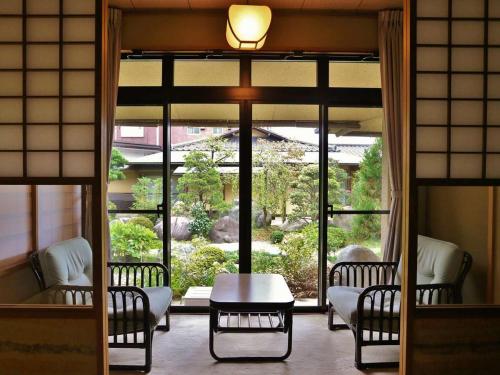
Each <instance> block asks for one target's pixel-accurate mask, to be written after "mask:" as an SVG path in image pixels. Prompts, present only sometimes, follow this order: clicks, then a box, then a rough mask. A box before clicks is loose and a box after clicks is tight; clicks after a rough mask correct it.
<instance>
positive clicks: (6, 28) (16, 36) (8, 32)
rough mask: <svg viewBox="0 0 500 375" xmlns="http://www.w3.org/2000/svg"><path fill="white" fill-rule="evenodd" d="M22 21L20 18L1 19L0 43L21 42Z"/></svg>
mask: <svg viewBox="0 0 500 375" xmlns="http://www.w3.org/2000/svg"><path fill="white" fill-rule="evenodd" d="M22 40H23V21H22V18H21V17H12V18H10V17H9V18H5V17H3V18H2V22H0V42H21V41H22Z"/></svg>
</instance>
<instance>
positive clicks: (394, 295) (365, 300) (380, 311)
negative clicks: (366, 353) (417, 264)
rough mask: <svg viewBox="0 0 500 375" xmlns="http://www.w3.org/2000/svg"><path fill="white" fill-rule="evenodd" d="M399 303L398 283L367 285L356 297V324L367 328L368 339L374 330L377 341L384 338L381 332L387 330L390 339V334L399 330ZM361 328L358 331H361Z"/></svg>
mask: <svg viewBox="0 0 500 375" xmlns="http://www.w3.org/2000/svg"><path fill="white" fill-rule="evenodd" d="M398 297H399V298H398ZM400 303H401V286H400V285H373V286H369V287H368V288H366V289H365V290H363V292H362V293H361V294H360V295H359V297H358V305H357V323H356V326H357V327H363V329H367V330H369V335H370V340H372V339H373V333H374V332H378V335H379V339H378V340H379V341H382V340H384V338H383V336H382V332H387V333H388V334H389V340H391V339H392V335H393V334H397V333H398V332H399V322H400V316H399V311H400ZM367 304H368V306H369V309H368V311H367V310H366V305H367ZM365 321H367V322H368V323H365ZM363 329H360V330H359V331H360V332H362V330H363Z"/></svg>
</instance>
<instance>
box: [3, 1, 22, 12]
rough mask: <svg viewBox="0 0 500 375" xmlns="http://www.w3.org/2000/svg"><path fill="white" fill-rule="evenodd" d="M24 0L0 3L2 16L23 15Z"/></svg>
mask: <svg viewBox="0 0 500 375" xmlns="http://www.w3.org/2000/svg"><path fill="white" fill-rule="evenodd" d="M22 12H23V0H2V1H0V14H22Z"/></svg>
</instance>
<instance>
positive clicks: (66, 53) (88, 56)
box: [63, 44, 95, 69]
mask: <svg viewBox="0 0 500 375" xmlns="http://www.w3.org/2000/svg"><path fill="white" fill-rule="evenodd" d="M94 56H95V46H93V45H85V44H77V45H65V46H64V47H63V59H64V63H63V66H64V68H73V69H91V68H94V65H95V57H94Z"/></svg>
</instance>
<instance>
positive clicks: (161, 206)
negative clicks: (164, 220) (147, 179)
mask: <svg viewBox="0 0 500 375" xmlns="http://www.w3.org/2000/svg"><path fill="white" fill-rule="evenodd" d="M163 207H164V204H163V203H160V204H157V205H156V211H158V212H157V213H156V216H157V217H158V219H159V218H160V211H163Z"/></svg>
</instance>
